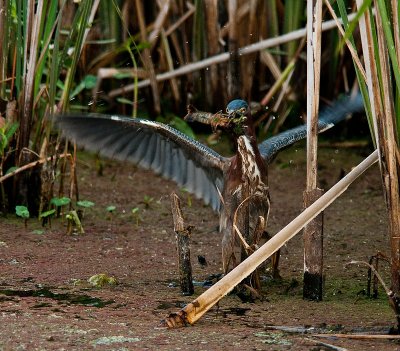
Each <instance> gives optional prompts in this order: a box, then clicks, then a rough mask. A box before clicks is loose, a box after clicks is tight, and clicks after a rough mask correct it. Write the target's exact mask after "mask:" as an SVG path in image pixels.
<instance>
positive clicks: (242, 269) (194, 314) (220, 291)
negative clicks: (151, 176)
mask: <svg viewBox="0 0 400 351" xmlns="http://www.w3.org/2000/svg"><path fill="white" fill-rule="evenodd" d="M377 161H378V152H377V151H374V152H373V153H372V154H371V155H370V156H368V157H367V158H366V159H365V160H364V161H362V162H361V163H360V164H359V165H358V166H356V167H355V168H353V170H352V171H351V172H350V173H348V174H347V175H346V176H345V177H344V178H342V179H341V180H340V181H339V182H338V183H336V184H335V185H334V186H333V187H332V188H331V189H329V190H328V191H327V192H326V193H325V194H324V195H323V196H321V197H320V198H319V199H318V200H317V201H316V202H314V203H313V204H312V205H311V206H310V207H308V208H307V209H305V210H304V211H303V212H302V213H301V214H300V215H299V216H297V217H296V218H295V219H294V220H293V221H291V222H290V223H289V224H288V225H287V226H286V227H284V228H283V229H282V230H281V231H280V232H279V233H277V234H276V235H275V236H273V237H272V238H271V239H270V240H268V241H267V242H266V243H265V244H264V245H263V246H261V247H260V248H259V249H258V250H257V251H255V252H254V253H253V254H252V255H251V256H249V257H248V258H247V259H246V260H244V261H243V262H241V263H240V264H239V265H238V266H237V267H236V268H235V269H233V270H232V271H230V272H229V273H228V274H227V275H225V276H224V277H223V278H222V279H221V280H220V281H218V282H217V283H216V284H214V285H213V286H212V287H211V288H209V289H208V290H206V291H205V292H204V293H203V294H202V295H200V296H199V297H198V298H197V299H196V300H194V301H192V302H191V303H189V304H188V305H187V306H186V307H184V308H183V309H182V310H181V311H179V312H178V313H173V314H171V315H169V316H168V317H167V318H166V319H165V320H164V321H163V322H162V325H164V326H167V327H169V328H174V327H181V326H185V325H186V324H188V323H189V324H193V323H195V322H196V321H197V320H199V319H200V318H201V316H203V314H205V313H206V312H207V311H208V310H209V309H210V308H211V307H212V306H214V305H215V304H216V303H217V302H218V301H219V300H221V299H222V298H223V297H224V296H225V295H227V294H228V293H229V292H230V291H232V290H233V289H234V287H235V286H236V285H238V284H239V283H240V282H241V281H242V280H243V279H244V278H246V277H247V276H249V275H250V274H251V273H252V272H253V271H254V270H255V269H257V267H258V266H259V265H260V264H262V263H263V262H264V261H265V260H266V259H268V258H269V257H270V256H271V255H272V254H274V253H275V252H276V251H278V250H279V249H280V248H281V247H282V246H283V245H284V244H285V243H286V242H288V241H289V240H290V239H291V238H293V237H294V236H295V235H296V234H297V233H298V232H299V231H300V230H301V229H302V228H303V227H304V226H305V225H306V224H308V223H309V222H310V221H311V220H312V219H313V218H314V217H315V216H317V215H318V214H319V213H321V211H323V210H324V209H325V208H326V207H328V206H329V205H330V204H331V203H332V202H333V201H334V200H335V199H336V198H337V197H339V196H340V195H341V194H342V193H343V192H345V191H346V190H347V188H348V187H349V185H350V184H351V183H352V182H353V181H354V180H355V179H357V178H358V177H359V176H360V175H361V174H362V173H363V172H365V171H366V170H367V169H368V168H369V167H370V166H372V165H373V164H374V163H375V162H377Z"/></svg>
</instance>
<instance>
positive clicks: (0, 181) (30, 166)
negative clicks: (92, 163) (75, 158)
mask: <svg viewBox="0 0 400 351" xmlns="http://www.w3.org/2000/svg"><path fill="white" fill-rule="evenodd" d="M54 157H59V158H64V157H66V158H70V159H71V154H69V153H68V154H61V155H58V156H49V157H47V158H42V159H40V160H37V161H33V162H30V163H27V164H26V165H23V166H21V167H19V168H17V169H16V170H14V171H12V172H10V173H7V174H5V175H4V176H2V177H1V178H0V183H2V182H4V181H5V180H6V179H8V178H11V177H13V176H15V175H16V174H18V173H21V172H23V171H26V170H27V169H29V168H32V167H36V166H37V165H39V164H43V163H45V162H48V161H51V160H52V159H53V158H54Z"/></svg>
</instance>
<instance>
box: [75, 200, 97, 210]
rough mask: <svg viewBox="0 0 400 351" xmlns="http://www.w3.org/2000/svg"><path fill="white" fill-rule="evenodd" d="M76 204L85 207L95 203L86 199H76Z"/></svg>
mask: <svg viewBox="0 0 400 351" xmlns="http://www.w3.org/2000/svg"><path fill="white" fill-rule="evenodd" d="M76 204H77V205H78V206H81V207H85V208H89V207H93V206H94V205H95V204H94V202H92V201H88V200H81V201H78V202H77V203H76Z"/></svg>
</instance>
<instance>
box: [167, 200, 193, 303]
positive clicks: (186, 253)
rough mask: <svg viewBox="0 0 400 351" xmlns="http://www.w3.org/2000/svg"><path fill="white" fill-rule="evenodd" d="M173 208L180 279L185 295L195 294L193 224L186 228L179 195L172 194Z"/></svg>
mask: <svg viewBox="0 0 400 351" xmlns="http://www.w3.org/2000/svg"><path fill="white" fill-rule="evenodd" d="M171 208H172V216H173V219H174V231H175V234H176V243H177V251H178V267H179V281H180V286H181V290H182V293H183V294H184V295H193V293H194V288H193V279H192V265H191V262H190V235H191V231H192V229H193V227H192V226H188V227H186V228H185V222H184V219H183V215H182V210H181V204H180V200H179V197H178V195H176V194H175V193H172V194H171Z"/></svg>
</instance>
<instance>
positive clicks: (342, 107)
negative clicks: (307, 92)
mask: <svg viewBox="0 0 400 351" xmlns="http://www.w3.org/2000/svg"><path fill="white" fill-rule="evenodd" d="M363 109H364V104H363V100H362V97H361V94H358V95H357V96H355V97H346V98H344V99H341V100H339V101H337V102H336V103H335V104H333V105H332V106H329V107H326V108H325V109H324V110H323V111H321V113H320V115H319V120H318V133H322V132H324V131H326V130H327V129H330V128H332V127H333V126H334V125H336V124H337V123H338V122H340V121H342V120H344V119H345V118H346V116H347V115H348V114H349V113H353V112H357V111H362V110H363ZM306 137H307V126H306V125H305V124H304V125H301V126H298V127H295V128H292V129H289V130H287V131H284V132H282V133H280V134H278V135H275V136H273V137H271V138H269V139H266V140H264V141H263V142H262V143H260V144H259V145H258V148H259V150H260V153H261V156H262V158H263V159H264V161H265V162H266V163H267V164H268V163H270V162H271V160H272V159H273V158H274V156H275V155H276V154H277V153H278V152H279V151H280V150H281V149H284V148H285V147H287V146H289V145H291V144H293V143H295V142H296V141H299V140H302V139H305V138H306Z"/></svg>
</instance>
